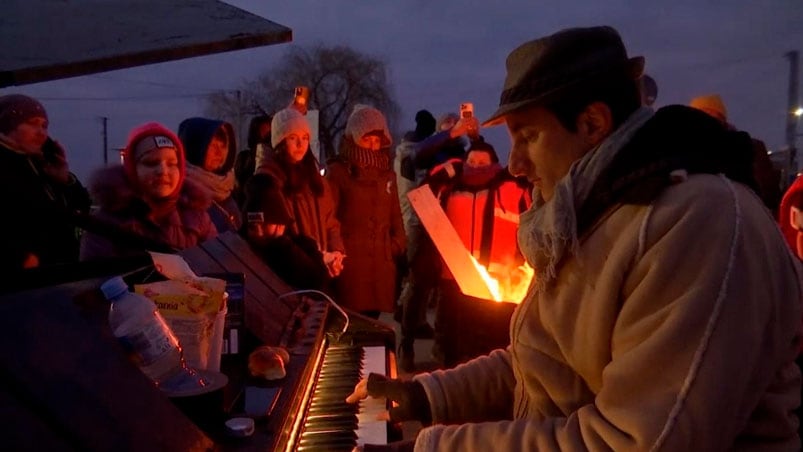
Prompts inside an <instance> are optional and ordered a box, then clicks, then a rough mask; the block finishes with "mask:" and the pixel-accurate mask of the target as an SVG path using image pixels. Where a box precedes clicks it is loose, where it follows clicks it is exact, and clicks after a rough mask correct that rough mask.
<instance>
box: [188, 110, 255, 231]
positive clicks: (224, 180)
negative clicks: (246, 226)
mask: <svg viewBox="0 0 803 452" xmlns="http://www.w3.org/2000/svg"><path fill="white" fill-rule="evenodd" d="M220 127H223V128H225V129H226V132H227V135H228V136H229V142H228V144H229V150H228V154H227V155H226V161H225V162H224V163H223V166H222V167H220V169H218V170H216V171H206V170H204V169H203V165H204V159H205V158H206V153H207V151H208V150H209V143H211V142H212V138H213V136H214V134H215V132H216V131H217V130H218V129H219V128H220ZM178 137H179V138H180V139H181V142H182V143H183V144H184V152H185V153H186V156H187V163H188V165H192V167H190V166H188V171H187V178H189V179H194V180H195V182H196V184H197V185H200V186H201V187H202V188H205V189H207V190H209V191H210V195H211V197H212V205H211V206H210V207H209V217H210V218H211V219H212V222H213V223H214V224H215V228H217V230H218V231H219V232H224V231H237V230H239V229H240V226H241V225H242V214H241V213H240V207H239V206H238V205H237V201H235V199H234V197H233V192H234V184H235V176H234V160H235V158H236V153H237V145H236V143H235V142H234V128H233V127H232V126H231V124H229V123H227V122H224V121H220V120H216V119H208V118H188V119H185V120H184V121H182V122H181V124H180V125H179V128H178ZM193 167H194V168H193Z"/></svg>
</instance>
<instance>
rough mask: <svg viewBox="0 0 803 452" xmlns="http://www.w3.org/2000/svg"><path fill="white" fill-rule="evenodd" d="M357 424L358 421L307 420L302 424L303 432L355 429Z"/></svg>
mask: <svg viewBox="0 0 803 452" xmlns="http://www.w3.org/2000/svg"><path fill="white" fill-rule="evenodd" d="M358 424H359V422H354V421H320V422H308V423H307V424H306V425H305V426H304V432H319V431H331V430H343V431H356V430H357V425H358Z"/></svg>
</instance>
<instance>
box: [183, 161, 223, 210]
mask: <svg viewBox="0 0 803 452" xmlns="http://www.w3.org/2000/svg"><path fill="white" fill-rule="evenodd" d="M187 179H192V180H193V181H194V182H196V183H198V185H200V186H202V187H204V188H206V189H207V190H208V191H209V192H210V193H211V194H212V199H214V200H215V201H223V200H225V199H227V198H228V197H229V196H231V192H232V190H234V170H230V171H228V172H226V174H223V175H220V174H215V173H213V172H211V171H207V170H205V169H203V168H201V167H199V166H195V165H192V164H190V163H187Z"/></svg>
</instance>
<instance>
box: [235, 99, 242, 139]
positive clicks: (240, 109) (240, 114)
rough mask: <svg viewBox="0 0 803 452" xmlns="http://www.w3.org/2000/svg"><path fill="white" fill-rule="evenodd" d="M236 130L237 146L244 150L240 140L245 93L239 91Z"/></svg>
mask: <svg viewBox="0 0 803 452" xmlns="http://www.w3.org/2000/svg"><path fill="white" fill-rule="evenodd" d="M235 129H236V130H237V133H236V135H237V137H236V140H237V146H239V147H240V148H242V147H243V144H242V143H243V142H242V141H241V140H240V138H241V137H242V131H243V93H242V91H240V90H239V89H238V90H237V127H236V128H235Z"/></svg>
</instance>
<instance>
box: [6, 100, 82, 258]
mask: <svg viewBox="0 0 803 452" xmlns="http://www.w3.org/2000/svg"><path fill="white" fill-rule="evenodd" d="M49 125H50V123H49V120H48V116H47V112H46V111H45V108H44V107H43V106H42V104H41V103H40V102H39V101H38V100H36V99H34V98H32V97H29V96H25V95H22V94H10V95H6V96H2V97H0V171H2V177H0V199H1V200H2V201H0V202H2V205H3V207H4V210H5V212H6V214H5V215H4V217H5V218H4V220H3V221H1V222H0V271H8V270H19V269H24V268H33V267H42V266H50V265H55V264H64V263H71V262H77V260H78V233H77V232H78V231H77V229H76V227H75V225H74V224H73V223H72V221H71V215H73V214H74V213H87V212H88V211H89V207H90V199H89V194H88V192H87V190H86V189H85V188H84V186H83V185H81V183H80V182H79V181H78V179H77V178H76V177H75V175H74V174H72V173H71V172H70V169H69V165H68V164H67V156H66V152H65V151H64V148H63V147H62V146H61V145H60V144H59V143H58V142H56V141H54V140H53V139H51V138H50V137H49V136H48V126H49Z"/></svg>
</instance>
